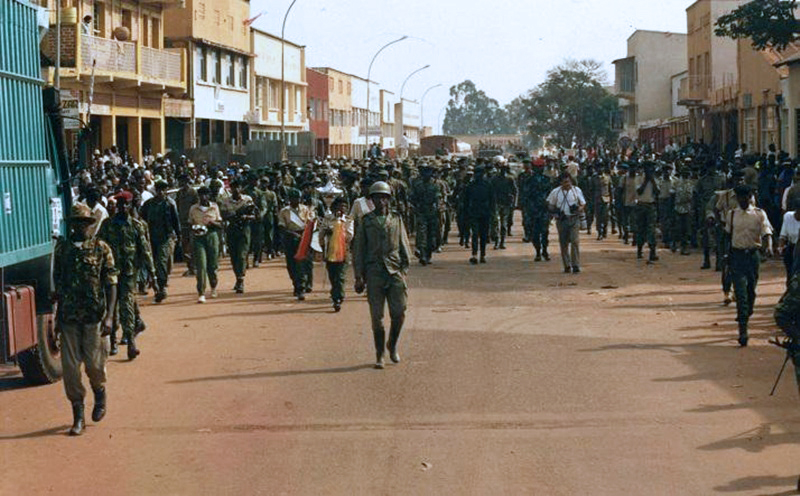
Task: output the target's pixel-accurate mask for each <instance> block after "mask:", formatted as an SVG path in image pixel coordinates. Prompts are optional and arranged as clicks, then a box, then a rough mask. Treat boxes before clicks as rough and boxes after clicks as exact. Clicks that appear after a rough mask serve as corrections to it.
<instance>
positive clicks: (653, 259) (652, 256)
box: [648, 248, 658, 262]
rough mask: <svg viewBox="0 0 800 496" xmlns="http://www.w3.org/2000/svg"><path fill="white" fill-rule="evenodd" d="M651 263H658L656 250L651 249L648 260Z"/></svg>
mask: <svg viewBox="0 0 800 496" xmlns="http://www.w3.org/2000/svg"><path fill="white" fill-rule="evenodd" d="M648 261H650V262H658V255H656V249H655V248H650V258H649V259H648Z"/></svg>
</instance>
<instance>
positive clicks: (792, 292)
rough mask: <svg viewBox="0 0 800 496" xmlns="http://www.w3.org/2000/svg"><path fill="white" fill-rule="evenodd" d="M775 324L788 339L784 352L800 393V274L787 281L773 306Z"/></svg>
mask: <svg viewBox="0 0 800 496" xmlns="http://www.w3.org/2000/svg"><path fill="white" fill-rule="evenodd" d="M774 315H775V323H776V324H777V325H778V327H780V328H781V331H783V332H784V333H785V334H786V335H787V336H788V338H789V340H788V341H787V342H786V344H785V347H786V352H787V353H788V354H789V357H790V358H791V359H792V363H793V364H794V374H795V381H796V382H797V386H798V391H800V274H795V275H794V276H792V278H791V280H790V281H789V285H788V286H787V288H786V292H785V293H784V294H783V296H781V299H780V301H779V302H778V304H777V305H776V306H775V313H774Z"/></svg>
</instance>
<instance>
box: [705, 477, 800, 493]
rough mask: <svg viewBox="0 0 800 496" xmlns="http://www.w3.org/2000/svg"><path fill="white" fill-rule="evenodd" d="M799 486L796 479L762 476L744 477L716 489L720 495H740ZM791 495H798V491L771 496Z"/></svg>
mask: <svg viewBox="0 0 800 496" xmlns="http://www.w3.org/2000/svg"><path fill="white" fill-rule="evenodd" d="M795 484H797V478H796V477H778V476H777V475H761V476H753V477H743V478H741V479H736V480H734V481H731V482H729V483H728V484H727V485H726V486H717V487H715V488H714V490H715V491H717V492H719V493H738V492H742V491H757V490H759V489H767V488H770V487H791V486H794V485H795ZM790 494H797V491H795V490H790V491H782V492H779V493H774V494H772V495H770V496H784V495H785V496H788V495H790Z"/></svg>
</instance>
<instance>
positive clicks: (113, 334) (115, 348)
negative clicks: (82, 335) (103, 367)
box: [108, 331, 119, 356]
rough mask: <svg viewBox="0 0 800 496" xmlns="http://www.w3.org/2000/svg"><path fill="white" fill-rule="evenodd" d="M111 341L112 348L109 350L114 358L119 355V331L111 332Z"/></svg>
mask: <svg viewBox="0 0 800 496" xmlns="http://www.w3.org/2000/svg"><path fill="white" fill-rule="evenodd" d="M109 339H110V340H111V348H110V349H109V350H108V354H109V355H111V356H114V355H116V354H117V353H119V346H117V331H111V336H109Z"/></svg>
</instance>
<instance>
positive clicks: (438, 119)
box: [436, 105, 447, 134]
mask: <svg viewBox="0 0 800 496" xmlns="http://www.w3.org/2000/svg"><path fill="white" fill-rule="evenodd" d="M446 109H447V105H445V106H444V107H442V110H440V111H439V117H437V118H436V122H437V123H438V124H439V134H442V133H444V129H442V112H444V111H445V110H446Z"/></svg>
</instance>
